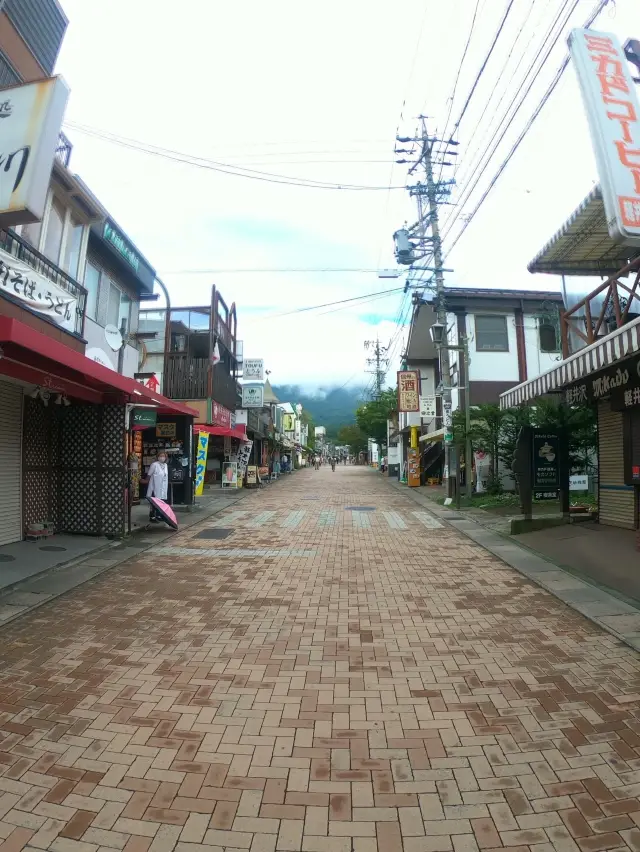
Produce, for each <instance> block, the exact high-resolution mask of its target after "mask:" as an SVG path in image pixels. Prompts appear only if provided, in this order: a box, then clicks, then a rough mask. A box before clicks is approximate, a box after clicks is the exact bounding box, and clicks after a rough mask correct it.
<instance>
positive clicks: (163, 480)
mask: <svg viewBox="0 0 640 852" xmlns="http://www.w3.org/2000/svg"><path fill="white" fill-rule="evenodd" d="M147 479H148V481H149V485H148V486H147V497H157V498H158V499H159V500H166V499H167V494H168V493H169V468H168V466H167V456H166V453H163V452H160V453H158V457H157V459H156V460H155V461H154V462H152V464H151V467H150V468H149V472H148V474H147ZM149 520H150V521H151V523H153V524H156V523H158V521H160V520H162V519H161V518H160V515H159V514H158V512H157V511H156V510H155V509H154V507H153V506H151V510H150V511H149Z"/></svg>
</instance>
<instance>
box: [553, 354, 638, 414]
mask: <svg viewBox="0 0 640 852" xmlns="http://www.w3.org/2000/svg"><path fill="white" fill-rule="evenodd" d="M639 389H640V357H638V356H637V355H635V356H634V357H633V358H628V359H625V360H624V362H618V363H616V364H612V365H611V366H610V367H607V368H606V369H604V370H601V371H600V372H598V373H596V374H595V375H593V376H587V377H586V378H585V379H583V380H582V381H580V382H578V383H577V384H575V385H572V386H571V387H569V388H567V389H566V390H565V392H564V398H565V402H566V403H567V405H581V404H585V403H593V402H597V401H598V400H599V399H604V398H605V397H610V398H611V407H612V408H615V409H624V408H629V407H631V406H632V405H637V404H639V403H640V391H639Z"/></svg>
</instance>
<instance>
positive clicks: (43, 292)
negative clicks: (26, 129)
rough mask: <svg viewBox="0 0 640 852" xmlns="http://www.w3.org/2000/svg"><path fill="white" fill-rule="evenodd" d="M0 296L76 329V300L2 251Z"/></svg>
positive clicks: (0, 258)
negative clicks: (7, 297)
mask: <svg viewBox="0 0 640 852" xmlns="http://www.w3.org/2000/svg"><path fill="white" fill-rule="evenodd" d="M3 126H4V125H3ZM0 163H1V161H0ZM0 192H1V182H0ZM0 293H6V294H7V295H9V296H11V298H13V299H17V300H18V301H20V302H22V304H24V305H26V307H28V308H31V310H32V311H36V312H37V313H39V314H42V315H43V316H45V317H46V318H47V319H50V320H52V321H53V322H55V323H56V325H59V326H60V327H61V328H64V329H66V330H67V331H75V330H76V318H77V309H78V300H77V298H76V297H75V296H74V295H72V294H71V293H69V292H68V291H67V290H63V289H62V287H59V286H58V285H57V284H54V283H53V281H50V280H49V279H48V278H46V277H45V276H44V275H42V274H41V273H40V272H36V270H35V269H32V268H31V267H30V266H27V265H26V264H24V263H21V262H20V261H19V260H18V259H17V258H15V257H14V256H13V255H12V254H9V253H8V252H6V251H3V250H2V249H0Z"/></svg>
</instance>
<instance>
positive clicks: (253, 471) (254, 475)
mask: <svg viewBox="0 0 640 852" xmlns="http://www.w3.org/2000/svg"><path fill="white" fill-rule="evenodd" d="M257 482H258V468H257V467H255V465H251V466H250V467H248V468H247V485H256V484H257Z"/></svg>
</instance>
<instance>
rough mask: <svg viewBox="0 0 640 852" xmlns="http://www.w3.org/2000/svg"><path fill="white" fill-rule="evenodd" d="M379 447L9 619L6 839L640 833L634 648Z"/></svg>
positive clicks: (477, 840) (630, 839) (382, 840)
mask: <svg viewBox="0 0 640 852" xmlns="http://www.w3.org/2000/svg"><path fill="white" fill-rule="evenodd" d="M405 495H408V490H407V491H405V492H404V493H403V492H400V491H398V490H397V489H394V488H392V487H391V486H390V485H389V484H388V483H387V482H386V481H385V480H384V479H383V478H382V477H380V476H379V475H378V474H376V473H374V472H373V471H371V470H369V469H366V468H357V467H351V466H349V467H338V469H337V470H336V472H335V473H332V472H331V470H330V468H328V467H323V468H322V469H321V470H320V471H318V472H316V471H311V470H305V471H300V472H298V473H296V474H295V475H293V476H289V477H287V478H285V479H284V480H281V481H280V482H278V483H277V484H275V485H272V486H270V487H269V489H268V490H261V491H255V492H253V493H249V494H247V495H246V496H245V498H244V499H243V500H242V501H241V502H239V503H238V504H236V505H234V506H229V507H228V508H225V509H224V510H223V511H222V512H221V513H219V514H217V515H215V516H213V517H212V518H210V519H208V520H205V521H202V522H200V523H198V524H196V525H195V526H192V527H190V528H189V529H187V530H185V531H183V532H179V533H177V534H176V535H175V536H173V537H172V538H169V539H166V540H164V541H163V542H162V543H161V544H159V545H158V546H157V547H156V548H154V549H153V550H150V551H147V552H146V553H144V554H138V555H136V556H134V557H133V558H132V559H130V560H129V561H127V562H125V563H124V564H123V565H121V566H120V567H117V568H115V569H113V570H112V571H110V572H107V573H105V574H103V575H101V576H100V577H98V578H96V579H94V580H92V581H91V582H89V583H87V584H85V585H84V586H81V587H79V588H77V589H76V590H74V591H72V592H70V593H69V594H67V595H65V596H63V597H61V598H58V599H56V600H54V601H52V602H51V603H49V604H46V605H45V606H43V607H41V608H40V609H38V610H36V611H33V612H31V613H30V614H28V615H25V616H24V617H23V618H21V619H18V620H17V621H15V622H13V623H11V624H9V625H7V626H6V627H4V628H3V629H2V634H1V636H2V646H1V650H0V657H1V666H2V668H1V671H0V722H1V725H0V731H1V736H2V743H1V745H0V767H1V768H0V838H2V842H1V845H0V852H19V850H20V849H22V848H25V847H28V848H31V849H39V850H47V849H50V850H55V852H97V850H99V849H100V850H105V852H106V850H109V849H114V850H121V849H125V850H127V852H146V850H147V849H149V850H151V852H171V850H173V849H176V850H178V852H200V850H202V849H204V848H206V849H208V850H223V849H247V850H249V849H250V850H252V852H271V850H291V852H293V851H294V850H300V849H302V850H307V852H324V850H330V852H350V851H351V850H355V852H374V850H376V849H379V850H383V851H384V852H396V851H397V850H406V852H423V850H424V852H440V850H442V852H447V850H455V852H473V851H474V850H476V849H478V848H479V849H482V850H486V849H494V848H500V847H502V846H505V847H511V848H514V847H516V848H520V849H526V848H527V847H530V848H531V849H534V850H538V852H548V850H553V849H558V850H563V852H573V851H574V850H575V852H577V850H582V852H599V850H609V849H619V848H620V849H624V848H627V847H628V848H630V849H633V850H638V849H640V828H638V827H637V826H638V825H640V798H639V797H640V721H639V718H638V715H639V708H640V676H639V675H640V658H639V657H638V655H637V654H636V653H635V652H634V651H632V650H631V649H629V648H627V647H626V646H624V645H623V644H621V643H620V642H618V641H617V640H616V639H615V638H614V637H612V636H610V635H609V634H607V633H604V632H602V631H600V629H599V628H597V627H596V626H595V625H593V624H592V623H591V622H589V621H587V620H586V619H585V618H583V617H582V616H581V615H579V614H578V613H576V612H574V611H572V610H570V609H569V608H567V607H566V606H565V605H564V604H562V603H560V602H559V601H558V600H557V599H556V598H554V597H552V596H551V595H550V594H548V593H547V592H545V591H543V590H542V589H540V588H538V587H537V586H534V585H533V584H531V583H530V582H529V581H528V580H526V579H525V578H523V577H522V576H521V575H519V574H518V573H516V572H515V571H514V570H513V569H511V568H509V567H507V566H506V565H505V564H503V563H501V562H500V561H499V560H498V559H497V558H496V557H494V556H492V555H491V554H489V553H488V552H487V551H485V550H483V549H482V548H480V547H479V546H478V545H476V544H474V543H472V542H470V541H469V540H468V539H466V538H465V537H464V536H463V535H462V534H461V533H460V532H458V531H456V530H454V529H453V528H451V527H449V526H447V525H446V524H444V523H442V522H441V521H439V520H437V519H436V517H435V516H434V515H432V514H430V513H429V512H428V511H425V510H424V509H423V508H422V507H420V506H418V505H417V504H416V503H414V502H413V500H411V499H410V498H409V496H405Z"/></svg>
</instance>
